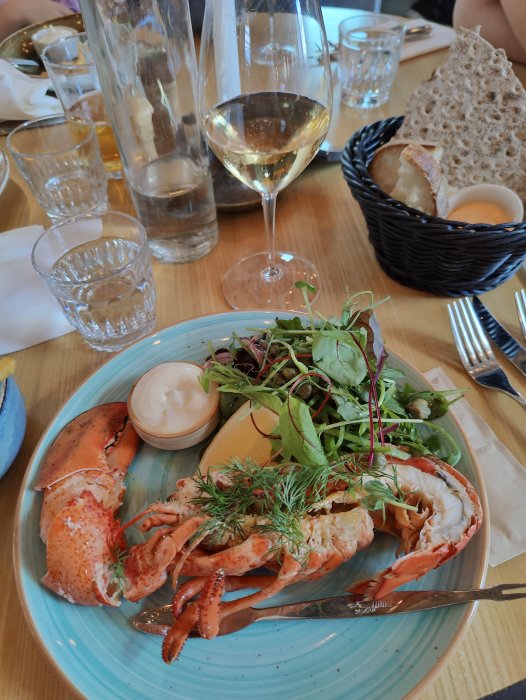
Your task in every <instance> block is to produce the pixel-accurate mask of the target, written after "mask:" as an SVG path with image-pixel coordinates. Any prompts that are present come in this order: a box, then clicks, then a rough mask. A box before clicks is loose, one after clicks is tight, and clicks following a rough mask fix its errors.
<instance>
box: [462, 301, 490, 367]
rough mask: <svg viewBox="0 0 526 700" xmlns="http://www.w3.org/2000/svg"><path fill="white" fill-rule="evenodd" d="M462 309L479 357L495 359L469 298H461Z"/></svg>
mask: <svg viewBox="0 0 526 700" xmlns="http://www.w3.org/2000/svg"><path fill="white" fill-rule="evenodd" d="M462 302H463V303H462V309H463V311H464V314H465V315H466V318H467V322H468V326H469V328H470V330H471V334H472V336H473V342H474V344H475V347H476V348H477V352H479V353H480V354H479V357H480V358H481V359H482V360H485V359H487V360H490V361H494V360H495V355H494V354H493V350H492V349H491V346H490V344H489V340H488V336H487V335H486V333H485V331H484V329H483V328H482V326H481V324H480V321H479V319H478V316H477V314H476V313H475V309H474V308H473V302H472V301H471V298H469V299H468V298H466V299H462Z"/></svg>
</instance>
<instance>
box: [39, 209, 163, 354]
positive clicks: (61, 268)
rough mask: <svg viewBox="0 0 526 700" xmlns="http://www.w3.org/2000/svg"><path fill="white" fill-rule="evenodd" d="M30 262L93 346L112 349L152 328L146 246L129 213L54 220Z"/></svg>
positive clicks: (152, 298) (153, 314)
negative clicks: (61, 220) (60, 220)
mask: <svg viewBox="0 0 526 700" xmlns="http://www.w3.org/2000/svg"><path fill="white" fill-rule="evenodd" d="M31 261H32V263H33V267H34V268H35V270H36V271H37V272H38V273H39V274H40V275H41V277H42V278H43V280H44V281H45V282H46V284H47V285H48V287H49V289H50V290H51V292H52V293H53V295H54V297H55V298H56V299H57V301H58V303H59V304H60V306H61V308H62V311H63V313H64V315H65V316H66V318H67V319H68V321H69V322H70V323H71V325H72V326H74V327H75V328H76V329H77V330H78V331H79V332H80V333H81V335H82V336H83V337H84V339H85V340H86V342H87V343H88V344H89V345H90V346H91V347H92V348H94V349H95V350H102V351H104V352H116V351H117V350H121V349H122V348H124V347H126V346H127V345H129V344H130V343H132V342H134V341H135V340H137V339H138V338H142V337H143V336H144V335H147V334H148V333H151V332H152V331H153V329H154V328H155V324H156V312H155V288H154V284H153V279H152V264H151V256H150V250H149V248H148V242H147V238H146V231H145V230H144V228H143V226H141V224H140V223H139V222H138V221H137V220H136V219H134V218H133V217H131V216H128V215H127V214H122V213H121V212H116V211H107V212H103V213H102V214H88V215H87V216H81V217H77V218H73V219H67V220H66V221H63V222H61V223H57V224H55V225H54V226H52V227H51V228H49V229H47V230H46V231H44V233H43V234H42V235H41V236H40V237H39V238H38V239H37V241H36V243H35V245H34V247H33V250H32V253H31Z"/></svg>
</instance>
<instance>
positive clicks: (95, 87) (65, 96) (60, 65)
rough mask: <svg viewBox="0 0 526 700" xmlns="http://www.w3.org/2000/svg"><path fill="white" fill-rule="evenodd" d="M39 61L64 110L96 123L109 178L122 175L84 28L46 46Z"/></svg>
mask: <svg viewBox="0 0 526 700" xmlns="http://www.w3.org/2000/svg"><path fill="white" fill-rule="evenodd" d="M42 61H43V63H44V66H45V68H46V71H47V74H48V75H49V77H50V78H51V82H52V83H53V87H54V88H55V92H56V93H57V97H58V99H59V100H60V102H61V104H62V107H63V108H64V112H65V113H66V115H67V116H68V117H70V119H73V120H75V121H92V122H93V123H94V124H95V128H96V131H97V138H98V140H99V146H100V151H101V153H102V160H103V161H104V168H105V170H106V174H107V176H108V178H109V179H110V180H118V179H120V178H121V177H122V163H121V159H120V156H119V149H118V148H117V143H116V141H115V137H114V135H113V130H112V128H111V126H110V124H109V120H108V115H107V113H106V108H105V106H104V97H103V95H102V90H101V89H100V83H99V76H98V73H97V68H96V66H95V63H94V61H93V58H92V56H91V52H90V49H89V44H88V36H87V34H86V33H85V32H81V33H80V34H75V35H73V36H67V37H63V38H61V39H58V40H57V41H54V42H53V43H52V44H49V46H46V48H45V49H44V51H43V52H42Z"/></svg>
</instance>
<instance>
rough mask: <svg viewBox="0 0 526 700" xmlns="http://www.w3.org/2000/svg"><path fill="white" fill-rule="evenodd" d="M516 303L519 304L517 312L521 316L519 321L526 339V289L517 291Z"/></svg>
mask: <svg viewBox="0 0 526 700" xmlns="http://www.w3.org/2000/svg"><path fill="white" fill-rule="evenodd" d="M515 304H516V305H517V314H518V316H519V323H520V324H521V331H522V335H523V336H524V338H525V339H526V289H521V290H520V292H515Z"/></svg>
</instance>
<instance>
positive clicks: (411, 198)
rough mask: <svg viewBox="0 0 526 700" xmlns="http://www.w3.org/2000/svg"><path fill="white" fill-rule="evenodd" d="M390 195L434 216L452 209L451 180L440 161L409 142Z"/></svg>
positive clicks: (404, 150) (422, 147) (401, 156)
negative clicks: (448, 186)
mask: <svg viewBox="0 0 526 700" xmlns="http://www.w3.org/2000/svg"><path fill="white" fill-rule="evenodd" d="M390 195H391V197H393V199H398V200H400V201H401V202H403V203H404V204H406V205H407V206H408V207H412V208H413V209H418V210H419V211H421V212H424V214H428V215H430V216H439V217H444V216H446V214H447V212H448V196H447V183H446V180H445V178H444V177H443V175H442V173H441V171H440V164H439V163H438V162H437V161H436V159H435V158H434V157H433V154H432V152H431V151H429V150H428V149H427V148H425V147H424V146H422V145H420V144H416V143H415V144H409V145H408V146H406V147H405V148H404V149H403V150H402V151H401V152H400V165H399V168H398V178H397V181H396V185H395V186H394V188H393V190H392V191H391V192H390Z"/></svg>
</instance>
